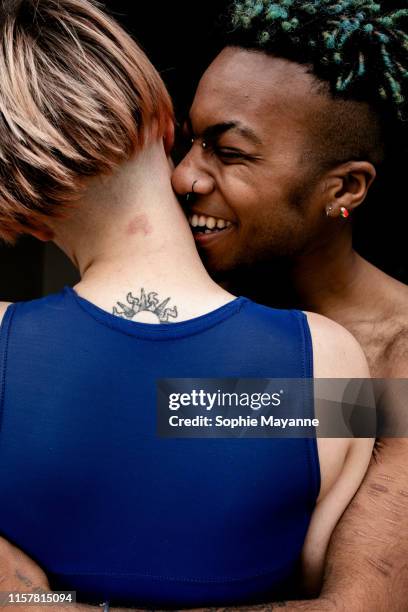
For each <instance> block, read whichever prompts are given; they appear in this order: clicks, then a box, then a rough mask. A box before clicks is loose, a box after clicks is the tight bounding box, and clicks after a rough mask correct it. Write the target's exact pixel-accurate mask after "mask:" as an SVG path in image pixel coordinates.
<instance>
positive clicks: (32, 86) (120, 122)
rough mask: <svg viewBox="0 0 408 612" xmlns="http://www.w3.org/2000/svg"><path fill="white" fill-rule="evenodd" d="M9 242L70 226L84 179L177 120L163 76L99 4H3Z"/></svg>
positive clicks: (2, 167)
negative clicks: (69, 213)
mask: <svg viewBox="0 0 408 612" xmlns="http://www.w3.org/2000/svg"><path fill="white" fill-rule="evenodd" d="M0 45H1V48H0V238H2V239H3V240H5V241H6V242H10V243H13V242H14V241H15V239H16V237H17V236H18V235H19V234H22V233H27V232H29V231H30V229H35V228H37V227H40V226H41V225H43V224H44V222H46V220H47V218H49V217H54V218H55V217H60V216H63V214H64V212H65V211H66V209H67V207H68V206H69V204H70V203H72V202H73V201H75V199H76V198H77V196H78V194H79V193H80V191H81V186H82V185H83V182H84V179H86V178H87V177H92V176H96V175H98V174H102V173H109V172H110V171H112V170H113V168H114V167H115V166H116V165H117V164H118V163H120V162H121V161H124V160H125V159H128V158H129V157H130V156H131V155H132V154H133V153H134V152H135V151H137V150H138V148H140V147H142V146H143V144H144V142H145V137H146V134H147V132H148V131H149V129H151V128H152V126H153V125H154V126H155V127H156V128H157V137H158V138H159V137H162V136H164V135H165V133H166V130H167V129H168V126H169V122H171V121H172V120H173V109H172V104H171V100H170V97H169V95H168V92H167V90H166V88H165V85H164V83H163V81H162V80H161V78H160V76H159V74H158V73H157V71H156V70H155V68H154V67H153V66H152V64H151V63H150V62H149V60H148V59H147V57H146V55H145V54H144V53H143V52H142V51H141V49H140V48H139V47H138V46H137V44H136V43H135V42H134V41H133V40H132V38H131V37H130V36H129V35H128V34H126V32H124V30H123V29H122V28H121V27H120V26H119V25H118V24H117V23H116V22H115V21H114V20H113V19H111V18H110V17H108V16H107V15H105V14H104V13H103V12H102V11H101V9H100V7H99V4H98V3H97V2H95V0H1V5H0Z"/></svg>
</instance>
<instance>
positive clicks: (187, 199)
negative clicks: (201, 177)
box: [186, 179, 198, 202]
mask: <svg viewBox="0 0 408 612" xmlns="http://www.w3.org/2000/svg"><path fill="white" fill-rule="evenodd" d="M197 182H198V179H196V180H195V181H193V183H192V185H191V191H189V192H188V193H186V202H188V201H189V199H190V198H191V196H192V195H193V194H194V193H195V191H194V185H195V184H196V183H197Z"/></svg>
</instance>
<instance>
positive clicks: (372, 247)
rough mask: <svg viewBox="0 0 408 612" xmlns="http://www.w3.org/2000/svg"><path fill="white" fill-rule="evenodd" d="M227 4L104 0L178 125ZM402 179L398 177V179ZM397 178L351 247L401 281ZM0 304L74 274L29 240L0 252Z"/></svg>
mask: <svg viewBox="0 0 408 612" xmlns="http://www.w3.org/2000/svg"><path fill="white" fill-rule="evenodd" d="M225 5H226V0H206V1H205V2H204V1H201V2H195V1H191V2H183V1H180V0H178V1H177V0H173V2H169V1H159V2H157V1H156V2H153V1H150V2H149V1H148V0H147V1H146V2H140V1H139V0H136V1H133V2H132V1H126V0H107V2H106V6H107V8H108V10H109V12H110V13H111V14H112V15H113V16H114V17H115V18H116V19H117V20H118V21H120V22H121V23H122V25H123V26H124V27H125V28H126V29H127V30H128V31H129V32H130V33H131V34H132V35H133V36H134V37H135V38H136V40H137V41H138V42H139V44H140V45H141V46H142V47H143V49H144V50H145V51H146V52H147V54H148V55H149V57H150V59H151V60H152V61H153V63H154V64H155V65H156V66H157V68H158V69H159V70H160V72H161V74H162V76H163V78H164V80H165V82H166V84H167V86H168V87H169V90H170V93H171V95H172V97H173V99H174V102H175V107H176V111H177V117H178V119H179V120H180V119H181V118H182V117H183V116H184V114H185V112H186V109H187V108H188V105H189V102H190V100H191V96H192V94H193V91H194V87H195V84H196V83H197V81H198V79H199V75H200V74H201V73H202V71H203V69H204V68H205V66H206V65H207V64H208V62H209V60H210V59H211V58H212V56H213V55H214V53H215V49H214V45H213V42H212V36H211V32H212V30H213V25H214V22H215V20H216V17H217V16H218V15H219V14H220V12H221V11H222V9H223V7H224V6H225ZM401 178H402V179H403V178H404V177H401ZM405 200H406V195H405V191H404V190H403V180H401V183H400V184H395V185H394V187H393V188H392V189H387V190H386V191H385V192H384V193H383V194H381V199H380V201H379V204H378V205H377V206H376V208H375V210H374V209H373V212H372V214H370V213H369V211H368V207H367V211H368V213H367V214H365V215H364V216H363V217H362V220H361V223H360V227H359V228H358V232H357V235H358V239H357V244H358V246H359V247H360V251H362V252H363V254H364V255H366V256H367V257H368V258H369V259H370V260H371V261H372V262H373V263H375V264H377V265H379V267H381V268H382V269H384V270H385V271H387V272H389V273H391V274H393V275H394V276H396V277H397V278H399V279H401V280H403V281H405V282H407V283H408V266H407V248H406V243H407V237H406V236H407V231H406V228H407V226H408V223H407V222H408V213H407V211H408V204H407V202H406V201H405ZM0 274H1V281H0V299H1V300H8V301H16V300H24V299H32V298H34V297H39V296H41V295H43V294H44V293H48V292H49V291H57V290H59V289H60V288H61V287H62V286H63V285H64V284H66V283H72V282H75V280H76V273H75V272H74V270H73V268H72V266H71V265H70V264H69V263H67V261H66V260H65V258H64V257H62V256H61V254H60V253H58V252H57V251H56V249H55V248H54V247H52V246H49V245H47V246H44V245H43V244H40V243H38V242H37V241H36V240H34V239H31V238H24V239H22V240H20V241H19V243H18V245H17V246H16V247H13V248H11V247H0Z"/></svg>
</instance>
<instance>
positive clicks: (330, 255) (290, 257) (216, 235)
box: [173, 0, 408, 612]
mask: <svg viewBox="0 0 408 612" xmlns="http://www.w3.org/2000/svg"><path fill="white" fill-rule="evenodd" d="M407 23H408V9H407V8H406V3H405V2H383V3H382V4H380V3H376V2H373V1H371V0H366V1H364V0H344V1H342V2H332V1H330V0H321V1H317V0H316V1H314V2H301V1H294V0H281V1H280V2H274V3H272V2H270V1H269V2H268V1H263V2H262V1H251V0H246V1H245V2H241V1H237V2H234V3H233V5H232V7H231V10H230V11H229V12H228V18H227V24H226V26H225V34H224V48H223V49H222V51H221V53H220V54H219V55H218V56H217V57H216V59H215V60H214V61H213V63H212V64H211V65H210V66H209V68H208V69H207V70H206V72H205V73H204V75H203V77H202V79H201V81H200V83H199V86H198V89H197V92H196V95H195V98H194V101H193V104H192V107H191V109H190V114H189V120H188V121H187V122H186V124H185V126H184V131H185V136H186V138H187V140H188V144H189V150H188V151H187V153H186V156H185V157H184V159H183V160H182V161H181V163H180V164H179V165H178V167H177V168H176V170H175V172H174V175H173V186H174V188H175V189H176V191H177V192H178V193H179V194H180V195H181V196H186V195H187V200H188V201H187V211H188V216H189V219H190V225H191V226H192V229H193V232H194V235H195V238H196V243H197V245H198V247H199V250H200V253H201V256H202V258H203V260H204V262H205V264H206V266H207V268H208V269H209V270H210V271H211V273H212V274H213V276H214V277H215V278H217V279H218V280H219V281H222V282H225V283H229V284H230V286H232V287H234V289H235V291H237V290H238V291H241V292H243V293H246V294H247V295H251V296H255V297H257V298H258V300H260V301H263V302H264V303H268V304H272V305H281V304H282V303H284V305H285V306H286V305H288V306H295V305H296V306H297V307H301V308H304V309H308V310H314V311H316V312H318V313H320V314H324V315H326V316H328V317H330V318H332V319H334V320H336V321H337V322H339V323H341V324H342V325H344V326H345V327H346V328H348V329H349V330H350V331H351V332H352V333H353V334H354V335H355V336H356V337H357V338H358V340H359V341H360V343H361V345H362V346H363V348H364V349H365V352H366V356H367V358H368V361H369V364H370V368H371V371H372V374H373V375H374V376H376V377H390V378H398V377H407V376H408V315H407V301H408V288H407V287H406V286H405V285H403V284H402V283H399V282H398V281H396V280H395V279H393V278H391V277H390V276H388V275H386V274H384V273H383V272H382V271H380V270H379V269H378V268H376V267H375V266H373V265H372V264H370V263H369V262H368V261H366V260H365V259H364V258H362V257H361V256H360V255H359V254H358V253H357V252H356V251H355V250H354V248H353V236H352V225H353V224H352V221H353V219H354V217H357V216H359V214H361V213H360V211H359V210H358V209H359V207H360V205H362V204H363V203H364V202H365V201H366V204H365V206H364V209H365V210H364V209H363V212H364V213H365V215H366V218H370V215H371V216H372V215H379V216H380V219H381V218H382V219H383V220H384V222H385V221H386V220H387V217H388V216H389V215H391V214H395V212H393V213H392V212H391V209H390V207H389V202H388V201H381V200H380V201H378V199H377V200H376V189H377V190H378V187H377V186H378V185H379V184H382V185H383V186H384V185H385V186H386V188H387V185H390V184H391V183H393V182H395V181H396V179H398V178H399V179H400V178H401V175H403V174H402V173H403V167H404V164H406V156H405V150H406V126H407V123H406V120H407V114H408V113H407V100H408V89H407V84H408V58H407V55H408V54H407V40H408V34H407ZM383 191H384V189H383ZM385 193H387V190H386V189H385ZM377 194H378V191H377ZM277 262H278V263H279V264H283V265H282V266H281V265H279V266H277ZM278 267H279V269H282V268H283V269H284V271H285V274H286V278H285V281H286V283H288V282H289V284H290V285H291V293H289V294H286V295H285V296H284V297H282V293H283V287H284V285H281V284H280V283H279V282H278V278H279V277H278V275H277V273H276V272H277V269H278ZM407 465H408V445H407V442H406V440H398V439H393V440H391V439H389V440H383V441H382V442H381V444H380V448H379V452H378V457H377V462H376V463H374V464H373V465H372V466H371V468H370V470H369V472H368V475H367V478H366V481H365V483H364V485H363V487H362V488H361V489H360V492H359V493H358V494H357V496H356V498H355V501H354V503H353V504H352V505H351V506H350V508H349V509H348V511H347V512H346V514H345V516H344V517H343V519H342V521H341V523H340V524H339V526H338V528H337V530H336V531H335V534H334V537H333V540H332V545H331V548H330V550H329V556H328V560H327V574H326V581H325V585H324V587H323V591H322V596H321V598H320V599H319V600H318V601H315V602H313V604H310V605H311V606H312V608H309V604H308V603H304V604H301V603H298V604H293V606H296V609H303V610H309V609H313V610H328V609H333V610H343V609H345V610H353V612H354V611H356V612H357V611H358V610H364V611H365V610H370V612H371V611H372V612H376V611H378V612H382V611H385V610H393V611H401V612H402V611H405V610H406V601H407V600H408V571H407V565H406V558H407V553H408V544H407V540H408V519H407V517H408V512H407V510H408V503H407V500H408V494H407V488H408V485H407V481H408V478H407ZM376 533H381V537H377V536H376V535H375V534H376ZM350 570H351V571H350ZM331 606H332V607H331Z"/></svg>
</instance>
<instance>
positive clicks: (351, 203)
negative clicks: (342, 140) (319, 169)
mask: <svg viewBox="0 0 408 612" xmlns="http://www.w3.org/2000/svg"><path fill="white" fill-rule="evenodd" d="M376 175H377V173H376V170H375V167H374V166H373V164H371V163H370V162H365V161H351V162H347V163H346V164H341V165H340V166H336V168H334V169H333V170H331V171H330V173H329V174H328V175H327V177H326V181H325V202H326V211H327V214H328V216H330V217H338V216H340V214H341V209H346V210H347V211H348V212H350V211H352V210H353V209H354V208H357V206H359V205H360V204H361V203H362V202H364V200H365V198H366V197H367V193H368V190H369V189H370V186H371V184H372V183H373V181H374V180H375V177H376Z"/></svg>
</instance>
